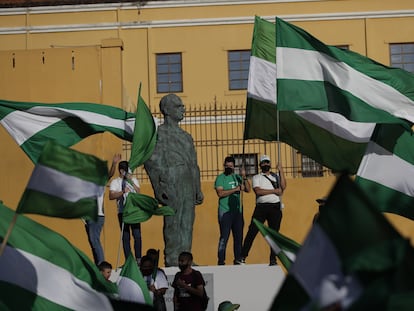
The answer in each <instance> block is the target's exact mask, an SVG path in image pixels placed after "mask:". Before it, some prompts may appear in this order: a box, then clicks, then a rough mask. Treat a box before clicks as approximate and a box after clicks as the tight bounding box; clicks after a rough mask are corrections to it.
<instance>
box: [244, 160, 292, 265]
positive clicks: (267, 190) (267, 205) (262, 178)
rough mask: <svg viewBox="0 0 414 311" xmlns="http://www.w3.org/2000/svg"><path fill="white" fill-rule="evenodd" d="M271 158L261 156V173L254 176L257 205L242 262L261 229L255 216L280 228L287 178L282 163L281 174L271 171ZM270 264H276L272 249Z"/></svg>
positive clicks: (271, 225) (245, 242)
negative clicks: (281, 202)
mask: <svg viewBox="0 0 414 311" xmlns="http://www.w3.org/2000/svg"><path fill="white" fill-rule="evenodd" d="M270 164H271V163H270V158H269V156H267V155H263V156H262V157H261V158H260V169H261V171H262V172H261V173H260V174H257V175H255V176H253V181H252V183H253V185H252V186H253V190H254V192H255V193H256V207H255V209H254V212H253V215H252V221H251V223H250V226H249V230H248V232H247V235H246V237H245V239H244V242H243V247H242V259H241V260H240V263H242V264H243V263H245V259H246V257H247V256H248V254H249V251H250V248H251V247H252V244H253V241H254V239H255V237H256V235H257V233H258V231H259V229H258V228H257V226H256V225H255V224H254V222H253V218H255V219H256V220H258V221H260V222H261V223H264V222H265V221H267V224H268V226H269V228H272V229H274V230H276V231H279V229H280V223H281V221H282V210H281V204H280V196H281V195H282V194H283V192H284V190H285V189H286V179H285V175H284V173H283V168H282V166H281V165H277V167H276V168H277V169H278V170H279V174H275V173H272V172H271V171H270V167H271V166H270ZM269 262H270V265H271V266H273V265H276V254H275V252H274V251H273V250H272V249H270V260H269Z"/></svg>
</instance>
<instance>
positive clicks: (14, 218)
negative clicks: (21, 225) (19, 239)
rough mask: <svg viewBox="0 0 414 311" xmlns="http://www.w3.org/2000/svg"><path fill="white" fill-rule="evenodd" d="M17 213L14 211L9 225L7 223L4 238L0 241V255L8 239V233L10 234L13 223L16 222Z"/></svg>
mask: <svg viewBox="0 0 414 311" xmlns="http://www.w3.org/2000/svg"><path fill="white" fill-rule="evenodd" d="M17 215H18V214H17V213H16V212H15V213H14V216H13V219H12V221H11V223H10V225H9V228H8V229H7V233H6V235H5V237H4V239H3V242H2V243H1V246H0V256H1V255H3V252H4V249H5V248H6V244H7V241H8V240H9V237H10V234H11V232H12V230H13V228H14V225H15V224H16V220H17Z"/></svg>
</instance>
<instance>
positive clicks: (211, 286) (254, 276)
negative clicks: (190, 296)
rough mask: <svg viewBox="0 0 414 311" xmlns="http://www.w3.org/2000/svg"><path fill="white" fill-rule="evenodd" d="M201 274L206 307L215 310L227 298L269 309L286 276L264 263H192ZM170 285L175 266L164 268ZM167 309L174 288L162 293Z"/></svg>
mask: <svg viewBox="0 0 414 311" xmlns="http://www.w3.org/2000/svg"><path fill="white" fill-rule="evenodd" d="M193 268H194V269H196V270H198V271H200V272H201V273H202V274H203V277H204V280H205V281H206V291H207V295H208V296H209V297H210V300H209V303H208V308H207V310H208V311H215V310H217V309H218V305H219V304H220V303H221V302H223V301H225V300H230V301H231V302H232V303H234V304H235V303H237V304H240V308H239V311H243V310H248V311H251V310H269V308H270V306H271V304H272V302H273V299H274V298H275V296H276V293H277V292H278V291H279V288H280V286H281V285H282V283H283V280H284V278H285V272H284V271H283V270H282V269H281V268H280V267H279V266H271V267H269V266H268V265H267V264H266V265H265V264H254V265H240V266H237V265H228V266H194V267H193ZM164 271H165V273H166V275H167V277H168V282H169V284H170V286H171V283H172V281H173V280H174V275H175V274H176V273H177V272H178V271H179V270H178V267H168V268H164ZM120 272H121V270H118V271H112V275H111V281H113V282H115V281H116V280H117V279H118V276H119V273H120ZM164 297H165V302H166V304H167V310H168V311H173V302H172V301H173V300H172V298H173V289H172V287H169V289H168V290H167V292H166V294H165V296H164Z"/></svg>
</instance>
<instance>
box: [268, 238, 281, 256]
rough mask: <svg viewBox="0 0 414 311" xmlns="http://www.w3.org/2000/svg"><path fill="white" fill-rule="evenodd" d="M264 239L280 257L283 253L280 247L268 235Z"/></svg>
mask: <svg viewBox="0 0 414 311" xmlns="http://www.w3.org/2000/svg"><path fill="white" fill-rule="evenodd" d="M264 238H265V240H266V241H267V243H269V245H270V247H271V248H272V249H273V251H274V252H275V254H276V255H278V254H279V253H280V251H281V249H280V247H279V245H277V244H276V242H275V241H274V240H273V239H272V238H271V237H270V236H268V235H266V236H265V237H264Z"/></svg>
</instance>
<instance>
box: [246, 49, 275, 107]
mask: <svg viewBox="0 0 414 311" xmlns="http://www.w3.org/2000/svg"><path fill="white" fill-rule="evenodd" d="M247 92H248V94H247V96H248V97H250V98H254V99H257V100H260V101H263V102H267V103H271V104H276V64H275V63H271V62H269V61H266V60H264V59H262V58H258V57H256V56H252V57H250V67H249V79H248V86H247Z"/></svg>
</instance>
